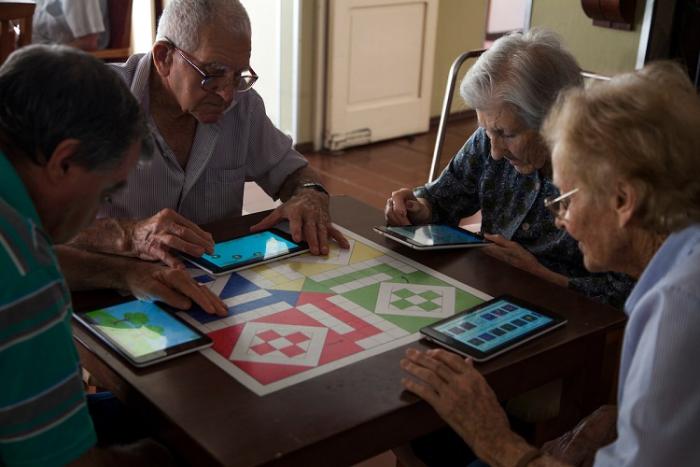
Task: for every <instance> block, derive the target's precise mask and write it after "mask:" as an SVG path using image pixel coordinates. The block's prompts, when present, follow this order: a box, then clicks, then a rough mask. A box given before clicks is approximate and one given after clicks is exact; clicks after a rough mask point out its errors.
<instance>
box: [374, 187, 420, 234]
mask: <svg viewBox="0 0 700 467" xmlns="http://www.w3.org/2000/svg"><path fill="white" fill-rule="evenodd" d="M384 217H385V218H386V222H387V224H388V225H411V224H427V223H429V222H430V219H431V218H432V210H431V209H430V207H429V206H428V205H427V202H426V201H425V200H419V199H418V198H416V195H414V194H413V190H410V189H408V188H401V189H400V190H397V191H394V192H392V193H391V197H390V198H389V199H387V200H386V206H385V207H384Z"/></svg>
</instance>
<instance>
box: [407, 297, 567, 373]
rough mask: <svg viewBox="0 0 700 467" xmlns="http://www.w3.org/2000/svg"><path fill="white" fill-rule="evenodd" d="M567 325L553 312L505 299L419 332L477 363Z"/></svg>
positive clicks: (501, 298) (480, 306)
mask: <svg viewBox="0 0 700 467" xmlns="http://www.w3.org/2000/svg"><path fill="white" fill-rule="evenodd" d="M564 324H566V320H565V319H564V318H562V317H561V316H558V315H556V314H554V313H552V312H551V311H547V310H544V309H542V308H541V307H537V306H535V305H531V304H529V303H526V302H524V301H522V300H519V299H516V298H514V297H511V296H508V295H503V296H501V297H497V298H494V299H493V300H489V301H488V302H484V303H482V304H481V305H478V306H475V307H472V308H470V309H468V310H465V311H462V312H461V313H458V314H456V315H454V316H452V317H450V318H447V319H444V320H442V321H438V322H437V323H433V324H431V325H430V326H426V327H424V328H422V329H421V330H420V332H421V334H423V335H424V336H425V337H427V338H428V339H430V340H431V341H433V342H435V343H437V344H440V345H442V346H444V347H447V348H448V349H450V350H453V351H455V352H457V353H459V354H462V355H464V356H466V357H471V358H473V359H474V360H476V361H477V362H483V361H485V360H488V359H490V358H493V357H495V356H496V355H500V354H502V353H503V352H506V351H508V350H510V349H512V348H514V347H517V346H519V345H521V344H523V343H525V342H527V341H529V340H532V339H534V338H536V337H539V336H541V335H542V334H545V333H547V332H549V331H551V330H553V329H556V328H558V327H561V326H563V325H564Z"/></svg>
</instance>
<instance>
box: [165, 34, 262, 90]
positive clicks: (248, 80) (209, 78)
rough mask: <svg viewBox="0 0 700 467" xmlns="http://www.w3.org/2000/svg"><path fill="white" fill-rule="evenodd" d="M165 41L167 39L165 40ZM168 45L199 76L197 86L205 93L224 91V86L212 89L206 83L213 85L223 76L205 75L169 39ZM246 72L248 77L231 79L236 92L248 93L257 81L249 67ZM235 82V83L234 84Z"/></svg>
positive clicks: (238, 76)
mask: <svg viewBox="0 0 700 467" xmlns="http://www.w3.org/2000/svg"><path fill="white" fill-rule="evenodd" d="M166 39H167V38H166ZM167 41H168V43H169V45H170V46H171V47H172V48H173V49H175V50H176V51H177V53H178V54H180V57H182V59H183V60H184V61H185V62H187V64H189V65H190V66H191V67H192V68H194V70H195V71H196V72H197V73H199V74H200V76H201V77H202V81H200V82H199V86H200V87H201V88H202V89H203V90H205V91H207V92H218V91H220V90H221V89H224V88H225V87H226V86H223V87H213V86H212V85H211V84H208V83H213V82H214V80H217V79H221V78H223V76H217V75H210V74H207V73H206V72H205V71H204V70H202V69H201V68H200V67H199V66H197V64H196V63H194V61H193V59H192V58H191V57H189V56H188V54H187V52H185V51H184V50H182V49H181V48H180V47H178V46H176V45H175V44H174V43H173V42H172V41H171V40H170V39H167ZM248 71H249V72H250V76H243V75H240V74H238V75H235V76H234V77H233V82H231V84H233V87H234V89H235V90H236V92H246V91H250V89H251V88H252V87H253V85H254V84H255V82H256V81H257V80H258V78H259V76H258V75H257V73H255V71H253V69H252V68H251V67H250V66H249V67H248ZM236 81H237V82H236ZM242 84H245V86H241V85H242Z"/></svg>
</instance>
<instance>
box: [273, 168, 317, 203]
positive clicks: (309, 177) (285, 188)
mask: <svg viewBox="0 0 700 467" xmlns="http://www.w3.org/2000/svg"><path fill="white" fill-rule="evenodd" d="M305 183H321V181H320V179H319V177H318V174H317V173H316V172H315V171H314V169H312V168H311V167H309V166H308V165H307V166H306V167H302V168H300V169H299V170H297V171H295V172H292V173H291V174H289V176H288V177H287V178H286V179H285V181H284V183H283V184H282V187H281V188H280V191H279V197H280V199H281V200H282V201H283V202H284V201H287V200H288V199H289V198H291V197H292V196H294V195H295V194H296V192H297V191H298V190H299V189H300V188H302V187H303V185H304V184H305Z"/></svg>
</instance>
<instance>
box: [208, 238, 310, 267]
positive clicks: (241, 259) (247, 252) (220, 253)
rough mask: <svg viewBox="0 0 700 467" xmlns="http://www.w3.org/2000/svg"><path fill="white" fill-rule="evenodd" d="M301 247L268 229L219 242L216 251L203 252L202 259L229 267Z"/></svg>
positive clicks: (218, 265) (282, 253) (279, 254)
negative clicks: (211, 252) (210, 252)
mask: <svg viewBox="0 0 700 467" xmlns="http://www.w3.org/2000/svg"><path fill="white" fill-rule="evenodd" d="M299 247H300V245H299V244H297V243H294V242H293V241H291V240H288V239H286V238H284V237H282V236H280V235H278V234H276V233H275V232H272V231H269V230H266V231H264V232H259V233H255V234H250V235H246V236H244V237H240V238H234V239H233V240H228V241H225V242H221V243H217V244H216V245H215V246H214V253H213V254H211V255H209V254H203V255H202V259H205V260H206V261H208V262H210V263H211V264H214V265H215V266H217V267H219V268H227V267H230V266H235V265H239V264H246V263H251V262H255V261H260V260H266V259H270V258H274V257H276V256H281V255H284V254H287V253H289V252H290V251H292V250H293V249H298V248H299Z"/></svg>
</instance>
